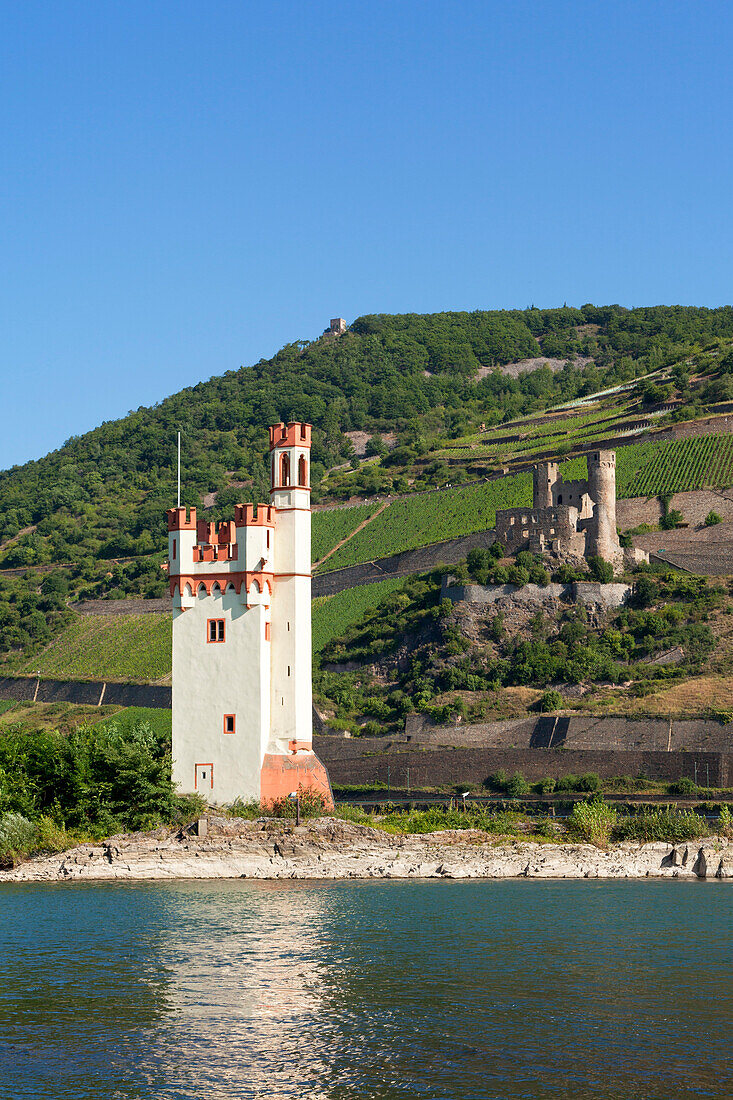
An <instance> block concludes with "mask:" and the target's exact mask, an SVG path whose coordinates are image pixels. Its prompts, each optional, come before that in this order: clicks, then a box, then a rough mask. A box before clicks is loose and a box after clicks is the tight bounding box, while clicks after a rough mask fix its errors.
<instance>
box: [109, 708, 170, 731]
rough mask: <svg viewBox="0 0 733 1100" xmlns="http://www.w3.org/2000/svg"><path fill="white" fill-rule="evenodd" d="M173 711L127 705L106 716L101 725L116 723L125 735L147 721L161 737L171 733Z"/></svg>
mask: <svg viewBox="0 0 733 1100" xmlns="http://www.w3.org/2000/svg"><path fill="white" fill-rule="evenodd" d="M171 717H172V715H171V711H170V710H164V709H162V708H160V707H125V709H124V710H119V711H117V712H116V713H115V714H111V715H109V716H108V717H106V718H104V719H103V720H102V721H101V722H100V723H99V724H100V726H111V725H114V726H116V727H117V729H118V730H119V731H120V733H122V734H123V735H128V734H130V733H131V732H132V731H133V730H134V729H136V728H137V727H139V726H141V725H142V724H143V723H146V724H147V725H148V726H151V727H152V729H153V732H154V733H155V734H157V735H158V736H161V737H170V735H171Z"/></svg>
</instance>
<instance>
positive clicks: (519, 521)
mask: <svg viewBox="0 0 733 1100" xmlns="http://www.w3.org/2000/svg"><path fill="white" fill-rule="evenodd" d="M577 520H578V512H577V509H576V508H571V507H566V506H564V505H563V506H561V507H559V508H542V509H530V508H509V509H506V510H504V511H501V512H497V513H496V537H497V539H498V540H499V541H500V542H501V543H502V544H503V545H504V546H505V547H506V549H507V552H508V553H510V554H515V553H516V552H517V551H518V550H540V549H550V547H552V546H553V544H554V543H558V544H559V545H562V546H563V547H564V545H565V544H570V543H573V544H577V546H578V550H579V553H580V556H581V557H582V553H583V547H584V540H583V538H582V536H581V537H580V540H579V538H578V533H577Z"/></svg>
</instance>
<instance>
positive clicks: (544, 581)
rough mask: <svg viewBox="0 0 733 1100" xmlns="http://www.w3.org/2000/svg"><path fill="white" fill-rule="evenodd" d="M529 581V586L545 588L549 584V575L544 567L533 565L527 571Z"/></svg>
mask: <svg viewBox="0 0 733 1100" xmlns="http://www.w3.org/2000/svg"><path fill="white" fill-rule="evenodd" d="M529 580H530V583H531V584H537V585H539V587H540V588H547V585H548V584H549V583H550V574H549V573H548V572H547V570H546V569H545V567H544V565H533V566H532V568H531V569H530V571H529Z"/></svg>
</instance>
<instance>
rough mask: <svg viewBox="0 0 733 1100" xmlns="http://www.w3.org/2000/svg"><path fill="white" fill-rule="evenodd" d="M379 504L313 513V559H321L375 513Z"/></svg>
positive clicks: (359, 505) (358, 505)
mask: <svg viewBox="0 0 733 1100" xmlns="http://www.w3.org/2000/svg"><path fill="white" fill-rule="evenodd" d="M378 508H379V504H376V503H373V504H357V505H355V506H354V507H353V508H334V509H332V510H329V511H315V512H314V513H313V524H312V536H311V537H312V543H311V560H312V561H320V560H321V558H322V557H323V555H324V554H327V553H328V551H329V550H330V549H331V548H332V547H334V546H336V544H337V543H339V542H341V539H344V538H346V536H347V535H350V534H351V532H352V531H353V530H354V529H355V528H357V527H358V526H359V524H360V523H363V522H364V520H365V519H368V518H369V516H372V515H374V513H375V512H376V510H377V509H378Z"/></svg>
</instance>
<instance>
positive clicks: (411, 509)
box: [320, 473, 532, 572]
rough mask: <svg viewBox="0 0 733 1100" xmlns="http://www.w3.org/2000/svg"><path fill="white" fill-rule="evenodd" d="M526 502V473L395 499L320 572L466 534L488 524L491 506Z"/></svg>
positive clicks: (529, 497)
mask: <svg viewBox="0 0 733 1100" xmlns="http://www.w3.org/2000/svg"><path fill="white" fill-rule="evenodd" d="M531 503H532V477H531V475H530V474H529V473H521V474H515V475H513V476H512V477H505V478H501V479H500V480H498V481H487V482H484V483H483V484H482V485H471V486H468V487H466V488H464V489H460V488H457V489H445V490H442V491H441V492H434V493H423V494H420V495H415V496H414V497H408V498H406V499H405V500H396V501H394V502H393V503H392V504H390V506H389V508H387V509H386V510H385V511H384V512H382V513H381V515H379V516H377V517H376V519H374V520H373V521H372V522H371V523H370V524H368V525H367V526H366V527H365V528H364V530H363V531H359V533H358V534H356V535H355V536H354V537H353V539H350V540H349V542H347V543H346V544H345V545H344V546H342V547H341V549H340V550H337V551H336V553H335V554H334V555H333V556H332V557H330V558H329V559H328V561H327V562H325V563H324V566H323V569H322V570H320V572H326V571H328V570H331V569H340V568H342V567H343V566H346V565H355V564H357V563H359V562H363V561H372V560H374V559H375V558H384V557H387V556H388V555H390V554H396V553H399V552H400V551H402V550H414V549H416V548H417V547H419V546H426V545H427V544H429V543H431V542H442V541H443V540H444V539H452V538H457V537H458V536H459V535H470V534H471V533H472V532H474V531H482V530H484V529H485V528H487V527H493V525H494V521H495V516H496V510H497V508H522V507H527V506H528V505H530V504H531Z"/></svg>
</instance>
